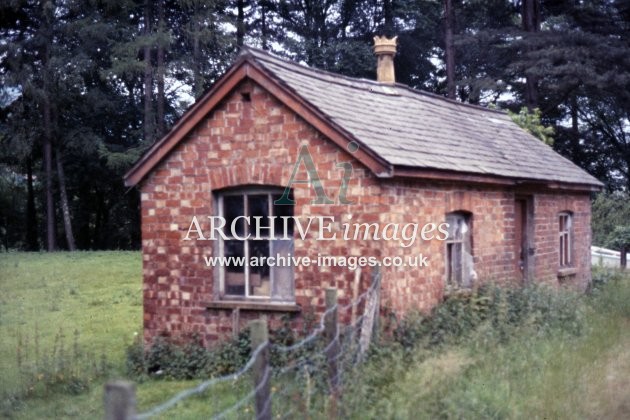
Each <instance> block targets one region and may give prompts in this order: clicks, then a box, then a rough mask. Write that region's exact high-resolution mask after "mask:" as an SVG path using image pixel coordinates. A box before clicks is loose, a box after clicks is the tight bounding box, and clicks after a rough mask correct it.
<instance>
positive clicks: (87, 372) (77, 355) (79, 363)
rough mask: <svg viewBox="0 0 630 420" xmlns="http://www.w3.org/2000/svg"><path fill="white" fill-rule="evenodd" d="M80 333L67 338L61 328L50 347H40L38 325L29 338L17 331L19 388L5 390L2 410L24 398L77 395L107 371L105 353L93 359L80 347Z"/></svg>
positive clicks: (16, 351) (92, 356)
mask: <svg viewBox="0 0 630 420" xmlns="http://www.w3.org/2000/svg"><path fill="white" fill-rule="evenodd" d="M79 335H80V334H79V331H78V330H75V331H74V333H73V334H72V343H71V345H70V346H68V341H67V340H68V337H67V336H66V334H65V333H64V331H63V330H62V329H59V331H58V332H57V334H56V335H55V338H54V342H53V345H52V346H51V347H50V348H41V345H40V342H41V337H40V330H39V324H35V329H34V332H33V334H32V336H31V335H28V334H22V333H21V332H18V338H17V346H16V349H15V355H16V364H17V368H18V372H19V378H18V388H17V389H15V390H13V391H5V392H4V395H3V396H2V397H3V398H2V401H3V409H4V410H6V409H7V408H10V407H11V406H15V405H19V403H20V402H21V401H22V400H23V399H24V398H29V397H48V396H50V395H52V394H59V393H62V394H68V395H77V394H81V393H83V392H86V391H87V390H88V389H89V388H90V386H91V384H92V383H93V382H94V381H96V380H98V379H100V378H103V377H104V376H105V375H106V374H107V373H108V372H109V371H110V364H109V362H108V361H107V358H106V356H105V354H104V353H103V354H101V357H100V358H98V357H95V355H93V354H91V353H86V352H83V351H82V349H81V346H80V344H79Z"/></svg>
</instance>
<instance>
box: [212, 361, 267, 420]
mask: <svg viewBox="0 0 630 420" xmlns="http://www.w3.org/2000/svg"><path fill="white" fill-rule="evenodd" d="M270 375H271V368H270V367H269V366H267V368H266V369H265V372H264V374H263V379H262V380H261V381H260V383H259V384H258V385H256V387H255V388H254V389H253V390H252V391H251V392H249V393H248V394H247V395H245V396H244V397H243V398H241V399H240V400H239V401H237V402H235V403H234V404H232V405H231V406H230V407H228V408H226V409H225V410H223V411H222V412H220V413H219V414H217V415H216V416H214V417H213V419H223V418H225V417H226V416H227V415H228V414H230V413H233V412H234V411H236V410H238V409H239V408H241V407H242V406H243V405H244V404H245V403H246V402H247V401H249V400H251V399H252V398H253V397H254V396H255V395H256V393H257V392H258V391H260V390H261V389H262V387H263V386H264V385H265V382H266V381H267V380H268V379H269V376H270ZM270 400H271V395H270V396H269V398H267V402H266V403H265V406H268V405H269V404H268V402H269V401H270Z"/></svg>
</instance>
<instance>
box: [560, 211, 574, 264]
mask: <svg viewBox="0 0 630 420" xmlns="http://www.w3.org/2000/svg"><path fill="white" fill-rule="evenodd" d="M563 221H564V223H563ZM558 237H559V243H558V254H559V255H558V257H559V258H558V263H559V265H560V268H565V267H572V266H573V215H572V214H571V212H568V211H563V212H560V213H558ZM565 251H566V252H565ZM565 254H566V255H565Z"/></svg>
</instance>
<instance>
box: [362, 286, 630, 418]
mask: <svg viewBox="0 0 630 420" xmlns="http://www.w3.org/2000/svg"><path fill="white" fill-rule="evenodd" d="M579 304H580V305H583V306H584V310H585V312H586V313H585V318H584V321H583V323H584V325H583V331H582V333H581V334H578V335H575V334H570V333H566V332H561V331H558V330H552V333H551V334H548V333H545V334H541V333H540V331H538V330H536V329H533V328H529V327H528V326H527V325H525V326H522V327H518V328H516V329H514V330H513V331H512V333H511V335H510V337H509V339H508V340H507V342H501V341H499V340H497V339H496V331H494V330H492V329H491V328H488V326H482V327H480V328H479V329H478V330H477V331H476V332H474V333H473V334H472V335H471V336H470V337H469V338H468V339H467V340H466V341H465V342H464V343H463V344H458V345H453V346H445V347H442V348H439V349H435V350H432V351H430V352H428V353H427V352H422V350H421V349H419V350H418V351H417V352H416V353H415V354H413V355H412V356H411V357H410V358H408V359H405V358H404V357H403V356H401V355H400V354H397V353H396V352H393V355H391V354H390V355H388V356H387V357H385V358H380V359H379V363H378V365H376V366H375V365H373V366H371V367H369V368H368V369H367V370H366V372H365V373H364V374H363V377H362V381H365V382H368V383H369V382H373V383H377V384H379V385H377V387H376V389H377V390H378V392H379V395H378V397H377V398H375V399H373V400H372V399H370V398H367V397H366V396H363V395H362V396H361V397H359V398H358V403H356V404H355V405H354V407H353V411H352V415H353V417H356V418H418V419H432V418H484V419H485V418H496V419H501V418H515V419H520V418H528V419H529V418H540V419H551V418H553V419H575V418H593V419H595V418H611V419H612V418H620V419H621V418H630V276H626V278H625V279H624V280H621V281H619V282H616V283H613V284H609V285H607V286H605V287H604V288H603V289H602V291H601V292H600V293H598V294H597V295H595V296H588V297H584V298H582V299H581V302H580V303H579ZM374 368H377V370H376V371H373V372H372V371H371V369H374ZM383 372H387V373H386V374H384V373H383ZM383 384H384V385H383ZM372 391H373V390H370V392H372Z"/></svg>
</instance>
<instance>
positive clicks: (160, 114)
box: [157, 0, 166, 137]
mask: <svg viewBox="0 0 630 420" xmlns="http://www.w3.org/2000/svg"><path fill="white" fill-rule="evenodd" d="M157 7H158V30H159V33H160V39H159V41H158V44H157V136H158V137H162V136H163V135H164V133H165V132H166V120H165V111H164V109H165V103H166V98H165V97H164V54H165V52H164V41H165V40H164V39H163V38H162V37H163V36H164V34H165V24H164V0H159V1H158V2H157Z"/></svg>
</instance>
